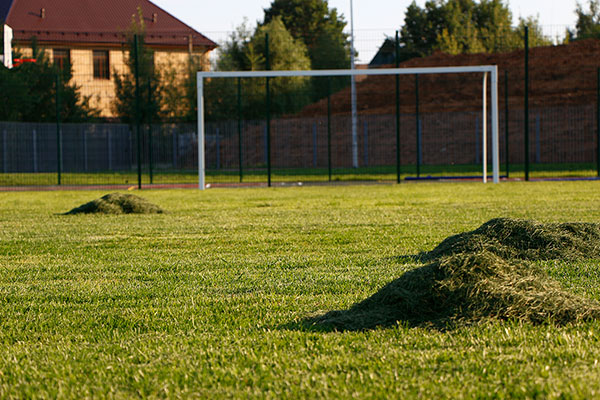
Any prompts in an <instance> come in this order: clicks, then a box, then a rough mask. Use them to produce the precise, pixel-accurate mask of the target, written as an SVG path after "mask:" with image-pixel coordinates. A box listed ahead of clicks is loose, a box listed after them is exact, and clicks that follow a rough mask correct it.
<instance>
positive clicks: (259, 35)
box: [206, 17, 310, 118]
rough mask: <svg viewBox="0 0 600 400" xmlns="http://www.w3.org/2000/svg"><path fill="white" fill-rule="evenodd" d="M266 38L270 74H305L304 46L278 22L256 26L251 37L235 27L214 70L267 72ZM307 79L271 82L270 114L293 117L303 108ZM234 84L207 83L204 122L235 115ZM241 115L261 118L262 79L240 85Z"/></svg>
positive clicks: (262, 112)
mask: <svg viewBox="0 0 600 400" xmlns="http://www.w3.org/2000/svg"><path fill="white" fill-rule="evenodd" d="M267 34H268V35H269V67H270V69H271V70H304V69H309V68H310V59H309V57H308V54H307V49H306V46H305V45H304V43H302V41H300V40H296V39H294V38H293V37H292V35H291V34H290V33H289V32H288V31H287V29H286V28H285V26H284V25H283V22H282V20H281V18H279V17H276V18H274V19H273V20H272V21H271V22H269V23H268V24H265V25H262V26H259V27H258V28H257V29H256V30H255V31H254V33H253V34H252V35H250V34H249V30H248V29H247V26H246V25H242V26H240V27H238V29H237V30H236V32H234V33H233V34H232V35H231V36H230V38H229V41H228V42H227V43H225V44H224V45H223V47H222V48H221V50H220V53H219V60H218V61H217V67H218V68H219V69H221V70H232V71H236V70H237V71H252V70H264V69H266V67H267V65H266V61H267V59H266V35H267ZM308 83H309V81H308V80H307V78H304V77H291V78H273V79H271V91H272V93H273V98H272V106H271V111H272V112H273V113H274V114H285V113H293V112H296V111H297V110H299V109H300V108H301V107H302V106H304V105H306V104H307V103H308V102H309V101H310V99H309V97H308ZM235 84H236V82H233V81H232V80H229V79H213V80H211V81H209V82H207V87H206V91H207V98H210V99H211V101H210V102H209V103H207V118H228V117H229V118H230V117H231V116H232V115H235V113H236V111H235V110H236V105H237V101H236V96H237V89H236V85H235ZM243 96H244V102H243V107H244V115H245V117H246V118H253V117H262V116H263V115H264V112H265V109H264V104H265V82H264V80H263V79H245V80H244V82H243Z"/></svg>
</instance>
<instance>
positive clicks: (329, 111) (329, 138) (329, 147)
mask: <svg viewBox="0 0 600 400" xmlns="http://www.w3.org/2000/svg"><path fill="white" fill-rule="evenodd" d="M327 172H328V174H329V182H331V77H329V76H328V77H327Z"/></svg>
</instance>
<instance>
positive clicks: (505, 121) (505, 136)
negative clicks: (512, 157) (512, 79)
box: [504, 70, 510, 178]
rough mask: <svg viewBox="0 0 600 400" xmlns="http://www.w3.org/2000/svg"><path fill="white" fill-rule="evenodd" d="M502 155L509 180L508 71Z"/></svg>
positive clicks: (505, 73)
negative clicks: (503, 154)
mask: <svg viewBox="0 0 600 400" xmlns="http://www.w3.org/2000/svg"><path fill="white" fill-rule="evenodd" d="M504 153H505V157H506V178H509V176H510V172H509V169H510V168H509V159H508V70H505V71H504Z"/></svg>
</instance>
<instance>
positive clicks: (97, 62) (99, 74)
mask: <svg viewBox="0 0 600 400" xmlns="http://www.w3.org/2000/svg"><path fill="white" fill-rule="evenodd" d="M94 78H95V79H110V67H109V63H108V50H94Z"/></svg>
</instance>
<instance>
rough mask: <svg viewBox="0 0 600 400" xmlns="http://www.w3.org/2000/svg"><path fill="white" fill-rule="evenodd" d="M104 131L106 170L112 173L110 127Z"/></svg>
mask: <svg viewBox="0 0 600 400" xmlns="http://www.w3.org/2000/svg"><path fill="white" fill-rule="evenodd" d="M107 128H108V129H107V131H106V148H107V150H108V151H107V153H108V154H107V156H108V170H109V171H112V169H113V156H112V135H111V130H110V127H107Z"/></svg>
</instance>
